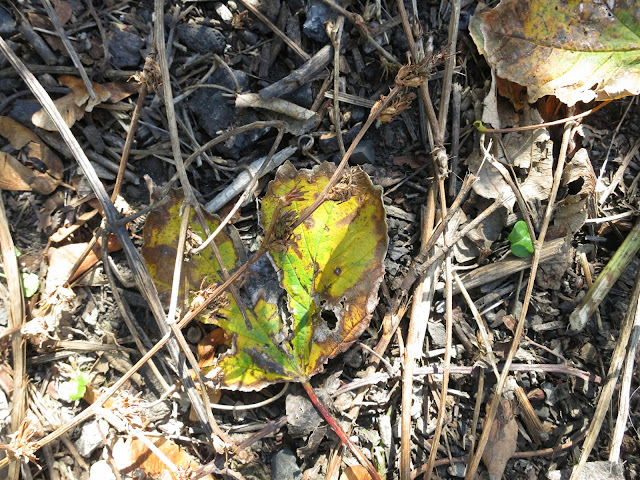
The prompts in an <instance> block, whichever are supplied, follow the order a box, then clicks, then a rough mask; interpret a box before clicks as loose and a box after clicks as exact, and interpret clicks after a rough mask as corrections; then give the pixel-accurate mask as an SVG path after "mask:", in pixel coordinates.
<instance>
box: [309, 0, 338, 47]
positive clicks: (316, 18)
mask: <svg viewBox="0 0 640 480" xmlns="http://www.w3.org/2000/svg"><path fill="white" fill-rule="evenodd" d="M335 17H336V15H335V12H334V11H333V10H332V9H331V7H329V6H328V5H327V4H325V3H324V2H321V1H319V0H317V1H312V2H311V5H310V6H309V9H308V10H307V19H306V20H305V22H304V24H303V25H302V33H304V34H305V35H306V36H307V37H309V38H310V39H312V40H315V41H317V42H320V43H326V42H328V41H329V37H327V31H326V24H327V22H329V21H331V20H334V19H335Z"/></svg>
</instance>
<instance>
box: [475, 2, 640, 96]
mask: <svg viewBox="0 0 640 480" xmlns="http://www.w3.org/2000/svg"><path fill="white" fill-rule="evenodd" d="M637 8H638V7H637V2H636V1H635V0H608V1H604V0H590V1H585V0H569V1H566V2H557V1H555V0H502V1H501V2H500V4H499V5H498V6H497V7H496V8H494V9H492V10H488V9H487V8H486V7H485V6H484V5H482V6H478V8H477V9H476V12H475V14H474V16H473V17H472V19H471V25H470V32H471V36H472V38H473V40H474V42H475V43H476V46H477V47H478V50H479V51H480V53H482V54H483V55H484V56H485V57H486V58H487V61H488V63H489V65H490V66H491V67H492V68H494V69H495V70H496V72H497V74H498V76H499V77H502V78H505V79H507V80H510V81H512V82H516V83H518V84H520V85H524V86H526V87H527V89H528V96H529V102H531V103H533V102H535V101H536V100H537V99H539V98H540V97H543V96H545V95H555V96H556V97H558V98H559V99H560V100H561V101H562V102H564V103H566V104H567V105H569V106H572V105H575V104H576V102H590V101H592V100H609V99H614V98H620V97H624V96H627V95H637V94H638V93H640V62H638V56H639V55H640V38H639V32H640V22H639V21H638V14H637Z"/></svg>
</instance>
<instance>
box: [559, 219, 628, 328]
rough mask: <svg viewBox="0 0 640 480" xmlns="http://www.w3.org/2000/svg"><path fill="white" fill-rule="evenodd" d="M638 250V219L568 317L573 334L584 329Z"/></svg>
mask: <svg viewBox="0 0 640 480" xmlns="http://www.w3.org/2000/svg"><path fill="white" fill-rule="evenodd" d="M638 250H640V219H638V220H637V221H636V224H635V225H634V227H633V229H632V230H631V232H629V235H627V238H625V239H624V242H622V245H620V246H619V247H618V250H616V253H615V254H614V255H613V257H611V260H609V262H608V263H607V265H606V266H605V267H604V268H603V269H602V272H600V275H598V278H597V279H596V281H595V282H594V283H593V285H591V287H589V290H588V291H587V294H586V295H585V296H584V298H583V299H582V300H581V301H580V304H579V305H578V306H577V307H576V309H575V310H574V311H573V313H572V314H571V316H570V317H569V323H570V324H571V329H572V330H573V331H574V332H579V331H580V330H582V329H583V328H584V327H585V325H586V324H587V322H588V321H589V319H590V318H591V315H593V313H594V312H595V311H596V309H597V308H598V306H599V305H600V303H601V302H602V300H604V297H606V295H607V293H609V290H611V287H613V285H614V284H615V283H616V281H618V278H620V275H622V272H624V269H625V268H626V267H627V265H629V263H630V262H631V260H632V259H633V257H635V255H636V253H638Z"/></svg>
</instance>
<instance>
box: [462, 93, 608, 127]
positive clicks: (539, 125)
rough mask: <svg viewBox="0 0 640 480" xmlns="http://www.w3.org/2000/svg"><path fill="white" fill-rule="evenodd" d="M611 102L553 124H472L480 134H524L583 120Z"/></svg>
mask: <svg viewBox="0 0 640 480" xmlns="http://www.w3.org/2000/svg"><path fill="white" fill-rule="evenodd" d="M611 102H612V100H606V101H604V102H602V103H600V104H598V105H597V106H595V107H593V108H592V109H591V110H587V111H586V112H582V113H579V114H577V115H571V116H570V117H567V118H562V119H560V120H554V121H553V122H545V123H538V124H536V125H525V126H522V127H512V128H487V127H485V126H484V125H483V124H482V122H481V121H480V120H476V121H475V122H473V125H474V126H475V127H476V128H477V129H478V131H479V132H481V133H510V132H526V131H527V130H538V129H539V128H545V127H553V126H554V125H564V124H566V123H569V122H573V121H575V120H579V119H581V118H584V117H586V116H588V115H591V114H592V113H594V112H597V111H598V110H600V109H601V108H602V107H604V106H606V105H608V104H609V103H611Z"/></svg>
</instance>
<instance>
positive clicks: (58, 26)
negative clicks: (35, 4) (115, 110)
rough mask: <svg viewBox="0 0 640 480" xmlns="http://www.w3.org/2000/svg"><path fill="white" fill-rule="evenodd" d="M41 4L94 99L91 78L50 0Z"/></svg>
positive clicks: (45, 0) (44, 0)
mask: <svg viewBox="0 0 640 480" xmlns="http://www.w3.org/2000/svg"><path fill="white" fill-rule="evenodd" d="M42 5H43V6H44V9H45V10H46V11H47V15H49V20H51V23H53V26H54V28H55V29H56V32H58V36H59V37H60V41H62V44H63V45H64V48H65V49H66V50H67V53H68V54H69V57H71V61H72V62H73V65H74V66H75V67H76V68H77V69H78V72H80V77H81V78H82V81H83V82H84V84H85V86H86V87H87V91H88V92H89V96H90V97H91V98H93V99H95V98H96V94H95V92H94V91H93V85H91V80H89V76H88V75H87V71H86V70H85V69H84V65H82V62H81V61H80V57H79V56H78V54H77V53H76V51H75V50H74V49H73V45H71V42H70V41H69V38H68V37H67V34H66V33H65V32H64V27H63V26H62V24H61V23H60V19H59V18H58V15H57V14H56V11H55V10H54V9H53V5H51V1H50V0H42Z"/></svg>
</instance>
